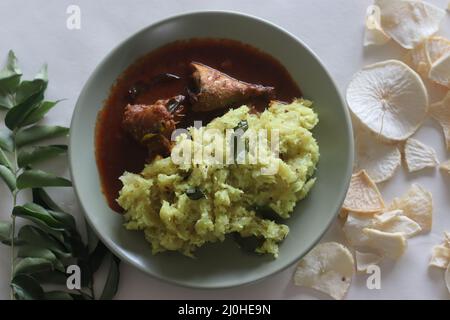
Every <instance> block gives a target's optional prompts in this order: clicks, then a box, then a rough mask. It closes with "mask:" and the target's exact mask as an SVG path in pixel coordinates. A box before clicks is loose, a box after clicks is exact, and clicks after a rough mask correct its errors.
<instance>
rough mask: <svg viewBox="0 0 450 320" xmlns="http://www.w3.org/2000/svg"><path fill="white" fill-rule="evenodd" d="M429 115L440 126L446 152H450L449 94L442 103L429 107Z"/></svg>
mask: <svg viewBox="0 0 450 320" xmlns="http://www.w3.org/2000/svg"><path fill="white" fill-rule="evenodd" d="M430 115H431V116H432V117H433V118H434V119H435V120H436V121H437V122H439V124H440V125H441V127H442V130H443V131H444V138H445V144H446V145H447V150H450V92H449V93H447V95H446V97H445V98H444V99H443V100H442V101H440V102H437V103H434V104H432V105H431V106H430Z"/></svg>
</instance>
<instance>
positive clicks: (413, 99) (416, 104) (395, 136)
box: [346, 60, 428, 141]
mask: <svg viewBox="0 0 450 320" xmlns="http://www.w3.org/2000/svg"><path fill="white" fill-rule="evenodd" d="M346 99H347V104H348V107H349V108H350V110H351V111H352V113H353V115H354V116H355V117H356V118H357V119H358V120H359V121H360V122H361V124H363V125H364V126H365V127H366V128H368V129H369V130H370V131H371V132H373V133H375V134H376V135H378V136H379V137H382V138H383V139H385V140H388V141H403V140H406V139H407V138H409V137H410V136H411V135H412V134H413V133H414V132H416V131H417V129H418V128H419V127H420V125H421V124H422V122H423V120H424V119H425V117H426V115H427V108H428V92H427V89H426V87H425V85H424V83H423V81H422V78H420V76H419V75H418V74H417V73H416V72H415V71H414V70H413V69H411V68H410V67H409V66H408V65H406V64H405V63H403V62H401V61H399V60H386V61H381V62H377V63H375V64H372V65H369V66H365V67H364V68H363V69H361V70H360V71H359V72H357V73H356V74H355V75H354V76H353V78H352V80H351V81H350V83H349V85H348V87H347V91H346Z"/></svg>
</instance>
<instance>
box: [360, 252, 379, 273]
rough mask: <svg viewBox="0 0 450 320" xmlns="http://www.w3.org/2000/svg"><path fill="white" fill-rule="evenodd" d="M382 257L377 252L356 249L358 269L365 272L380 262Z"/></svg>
mask: <svg viewBox="0 0 450 320" xmlns="http://www.w3.org/2000/svg"><path fill="white" fill-rule="evenodd" d="M382 258H383V257H382V256H380V255H378V254H375V253H371V252H361V251H355V260H356V270H357V271H359V272H365V271H366V270H367V269H368V268H369V267H370V266H373V265H377V264H378V263H380V261H381V259H382Z"/></svg>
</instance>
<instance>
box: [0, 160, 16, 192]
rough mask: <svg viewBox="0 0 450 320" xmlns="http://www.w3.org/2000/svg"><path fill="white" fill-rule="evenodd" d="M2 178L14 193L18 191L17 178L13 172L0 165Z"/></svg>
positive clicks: (0, 176)
mask: <svg viewBox="0 0 450 320" xmlns="http://www.w3.org/2000/svg"><path fill="white" fill-rule="evenodd" d="M0 178H1V179H2V180H3V181H5V183H6V185H7V186H8V188H9V190H11V191H14V190H15V189H16V177H15V176H14V173H12V172H11V170H10V169H9V168H7V167H5V166H4V165H0Z"/></svg>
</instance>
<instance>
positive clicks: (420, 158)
mask: <svg viewBox="0 0 450 320" xmlns="http://www.w3.org/2000/svg"><path fill="white" fill-rule="evenodd" d="M405 161H406V166H407V168H408V171H409V172H415V171H419V170H422V169H424V168H430V167H431V168H434V167H436V166H437V165H438V164H439V161H438V159H437V155H436V151H434V149H433V148H432V147H430V146H427V145H426V144H423V143H422V142H420V141H419V140H416V139H413V138H409V139H408V140H407V141H406V144H405Z"/></svg>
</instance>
